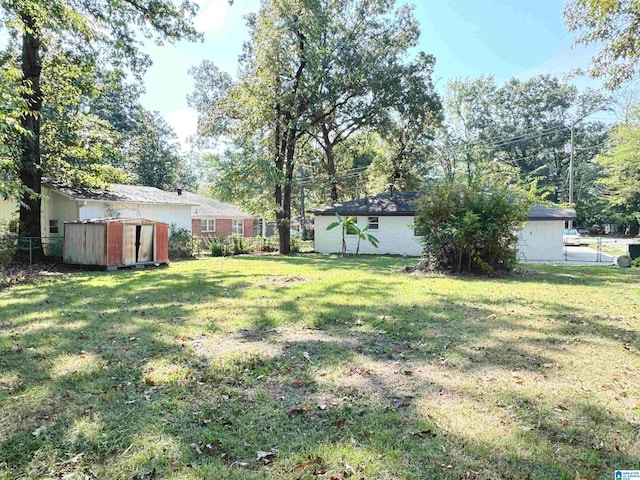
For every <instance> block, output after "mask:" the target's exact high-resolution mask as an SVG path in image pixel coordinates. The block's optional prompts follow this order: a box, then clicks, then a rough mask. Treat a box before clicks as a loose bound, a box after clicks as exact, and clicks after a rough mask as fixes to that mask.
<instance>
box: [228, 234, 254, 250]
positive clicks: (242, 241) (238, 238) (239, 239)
mask: <svg viewBox="0 0 640 480" xmlns="http://www.w3.org/2000/svg"><path fill="white" fill-rule="evenodd" d="M227 241H228V242H229V244H230V246H231V251H232V252H233V254H234V255H242V254H244V253H249V244H248V242H247V239H246V238H245V237H243V236H242V235H236V234H233V235H230V236H229V238H228V239H227Z"/></svg>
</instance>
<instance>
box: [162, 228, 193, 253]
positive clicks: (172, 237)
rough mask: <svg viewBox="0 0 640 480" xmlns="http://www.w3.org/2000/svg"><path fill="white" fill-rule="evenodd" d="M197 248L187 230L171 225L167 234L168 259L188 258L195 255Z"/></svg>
mask: <svg viewBox="0 0 640 480" xmlns="http://www.w3.org/2000/svg"><path fill="white" fill-rule="evenodd" d="M196 250H197V246H196V244H195V242H194V239H193V235H192V234H191V232H190V231H189V230H186V229H184V228H177V227H176V226H175V225H174V224H172V225H171V231H170V232H169V258H170V259H171V260H175V259H179V258H190V257H193V256H194V255H195V254H196Z"/></svg>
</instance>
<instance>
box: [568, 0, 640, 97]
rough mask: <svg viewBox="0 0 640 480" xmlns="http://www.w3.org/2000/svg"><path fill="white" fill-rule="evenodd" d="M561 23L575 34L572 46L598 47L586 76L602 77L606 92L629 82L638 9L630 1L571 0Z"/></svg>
mask: <svg viewBox="0 0 640 480" xmlns="http://www.w3.org/2000/svg"><path fill="white" fill-rule="evenodd" d="M564 21H565V25H566V27H567V29H568V30H569V31H570V32H576V33H577V34H578V36H577V37H576V40H575V44H580V45H593V44H595V45H597V46H599V47H601V51H600V52H598V53H597V54H596V55H595V56H594V57H593V58H592V60H591V65H590V68H589V74H590V75H591V76H592V77H595V78H604V80H605V81H606V86H607V88H609V89H610V90H614V89H616V88H619V87H620V86H621V85H622V84H624V83H626V82H629V81H630V80H632V79H633V78H634V77H635V76H636V73H637V68H638V60H639V59H640V44H639V43H638V38H640V10H638V4H637V2H635V1H633V0H607V1H603V0H572V1H571V2H569V4H568V5H567V6H566V7H565V9H564Z"/></svg>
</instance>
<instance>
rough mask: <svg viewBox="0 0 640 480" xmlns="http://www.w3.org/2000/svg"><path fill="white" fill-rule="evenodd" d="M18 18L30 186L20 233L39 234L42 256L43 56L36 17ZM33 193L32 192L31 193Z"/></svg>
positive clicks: (23, 173) (25, 178)
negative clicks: (20, 23)
mask: <svg viewBox="0 0 640 480" xmlns="http://www.w3.org/2000/svg"><path fill="white" fill-rule="evenodd" d="M21 21H22V23H23V25H24V27H25V33H24V34H23V36H22V81H23V84H24V85H25V86H27V87H28V89H29V90H28V92H27V93H25V94H23V95H24V98H25V100H26V101H27V102H28V105H29V110H30V111H29V112H27V113H25V114H23V115H22V118H21V121H20V123H21V125H22V127H23V128H24V129H25V130H26V132H27V133H25V134H23V135H22V138H21V145H20V147H21V163H20V180H21V182H22V184H23V185H24V186H25V187H26V188H27V189H29V190H30V192H29V191H27V192H26V193H25V194H24V195H23V197H22V202H23V204H22V205H20V219H19V221H20V233H21V234H22V235H24V236H27V237H38V241H35V242H33V245H34V247H35V250H34V252H33V255H34V258H43V257H44V252H43V250H42V243H41V242H40V241H39V238H40V236H41V235H42V233H41V220H40V210H41V202H40V194H41V192H42V188H41V183H42V171H41V169H40V118H41V112H42V89H41V87H40V74H41V72H42V60H41V58H40V40H39V38H38V33H39V32H38V26H37V25H36V20H35V19H34V18H33V17H32V16H31V15H30V14H29V13H25V12H23V13H22V14H21ZM34 194H35V196H34Z"/></svg>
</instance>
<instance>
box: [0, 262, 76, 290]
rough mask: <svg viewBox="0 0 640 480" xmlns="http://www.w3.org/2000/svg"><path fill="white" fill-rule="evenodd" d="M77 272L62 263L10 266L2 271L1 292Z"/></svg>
mask: <svg viewBox="0 0 640 480" xmlns="http://www.w3.org/2000/svg"><path fill="white" fill-rule="evenodd" d="M73 271H77V269H74V268H73V267H71V266H69V265H64V264H60V263H38V264H34V265H21V264H9V265H7V266H5V267H4V268H3V269H2V270H1V271H0V291H1V290H4V289H6V288H10V287H13V286H15V285H20V284H22V283H37V282H39V281H42V280H43V279H46V278H50V277H52V276H62V275H65V274H68V273H70V272H73Z"/></svg>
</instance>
